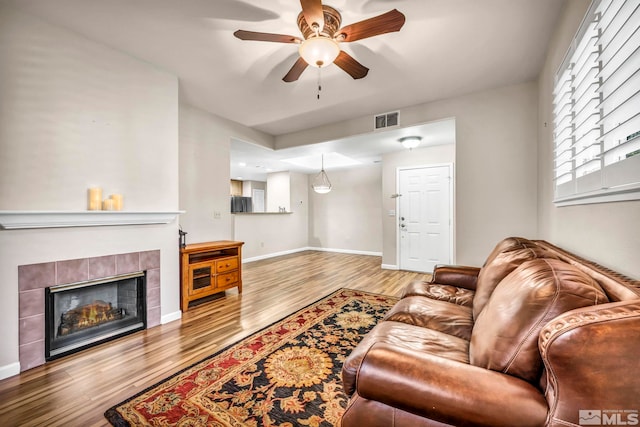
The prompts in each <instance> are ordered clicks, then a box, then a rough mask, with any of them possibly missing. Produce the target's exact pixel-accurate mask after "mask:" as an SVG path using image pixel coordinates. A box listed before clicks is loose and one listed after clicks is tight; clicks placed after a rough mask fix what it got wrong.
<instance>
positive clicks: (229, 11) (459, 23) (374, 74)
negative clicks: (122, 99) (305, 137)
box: [0, 0, 565, 156]
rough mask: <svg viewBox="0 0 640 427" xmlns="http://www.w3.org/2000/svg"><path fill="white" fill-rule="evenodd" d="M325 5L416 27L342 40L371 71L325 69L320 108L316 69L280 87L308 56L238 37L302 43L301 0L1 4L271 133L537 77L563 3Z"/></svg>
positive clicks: (345, 1)
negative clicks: (392, 14)
mask: <svg viewBox="0 0 640 427" xmlns="http://www.w3.org/2000/svg"><path fill="white" fill-rule="evenodd" d="M324 1H325V3H326V4H327V5H330V6H333V7H335V8H337V9H338V10H339V11H340V12H341V13H342V23H343V25H348V24H351V23H354V22H357V21H361V20H363V19H367V18H371V17H374V16H377V15H379V14H381V13H384V12H387V11H388V10H390V9H393V8H396V9H398V10H400V11H401V12H402V13H404V14H405V15H406V23H405V25H404V27H403V28H402V30H401V31H400V32H397V33H390V34H384V35H380V36H376V37H372V38H368V39H364V40H359V41H356V42H353V43H342V44H341V47H342V49H343V50H345V51H346V52H347V53H349V54H351V55H352V56H353V57H354V58H355V59H356V60H358V61H359V62H361V63H362V64H363V65H365V66H366V67H368V68H370V71H369V74H368V75H367V77H365V78H363V79H360V80H353V79H352V78H351V77H350V76H349V75H347V74H346V73H345V72H343V71H342V70H341V69H339V68H338V67H337V66H335V65H331V66H329V67H327V68H324V69H323V70H322V75H321V79H322V92H321V98H320V99H319V100H318V99H317V98H316V93H317V91H316V88H317V80H318V72H317V70H316V69H315V68H311V67H309V68H307V70H306V71H305V72H304V73H303V74H302V76H301V78H300V79H299V80H298V81H297V82H293V83H285V82H283V81H282V77H283V76H284V75H285V74H286V73H287V71H288V70H289V68H290V67H291V66H292V65H293V63H294V62H295V60H296V59H297V57H298V54H297V45H295V44H282V43H267V42H255V41H242V40H239V39H237V38H235V37H234V36H233V32H234V31H235V30H237V29H243V30H249V31H258V32H272V33H279V34H291V35H295V36H299V35H300V33H299V30H298V28H297V25H296V18H297V16H298V13H299V12H300V9H301V8H300V2H299V1H298V0H261V1H260V2H249V1H248V0H247V1H243V0H0V3H5V4H10V5H12V6H15V7H16V8H18V9H21V10H23V11H25V12H28V13H31V14H33V15H36V16H40V17H42V18H44V19H45V20H48V21H50V22H52V23H54V24H56V25H59V26H62V27H66V28H68V29H71V30H72V31H75V32H77V33H80V34H82V35H85V36H87V37H89V38H91V39H93V40H96V41H98V42H101V43H104V44H106V45H108V46H111V47H114V48H116V49H118V50H120V51H124V52H127V53H129V54H131V55H133V56H135V57H137V58H140V59H142V60H144V61H147V62H149V63H151V64H155V65H156V66H158V67H159V68H162V69H164V70H167V71H169V72H170V73H172V74H174V75H177V76H178V78H179V82H180V97H181V101H182V102H185V103H188V104H190V105H193V106H195V107H198V108H201V109H203V110H206V111H209V112H211V113H213V114H216V115H218V116H221V117H224V118H227V119H230V120H233V121H236V122H238V123H241V124H243V125H246V126H248V127H252V128H255V129H258V130H261V131H264V132H267V133H269V134H271V135H282V134H286V133H290V132H295V131H299V130H303V129H308V128H311V127H315V126H320V125H324V124H328V123H333V122H337V121H342V120H347V119H350V118H355V117H362V116H366V115H372V116H373V115H374V114H378V113H384V112H389V111H394V110H398V109H401V108H402V107H407V106H411V105H417V104H421V103H425V102H429V101H433V100H437V99H443V98H448V97H452V96H456V95H461V94H465V93H470V92H475V91H480V90H484V89H489V88H492V87H498V86H503V85H508V84H515V83H520V82H525V81H530V80H533V79H535V78H536V76H537V75H538V73H539V71H540V69H541V67H542V65H543V60H544V56H545V52H546V48H547V45H548V42H549V38H550V36H551V32H552V30H553V28H554V25H555V23H556V18H557V17H558V15H559V13H560V10H561V9H562V7H563V4H564V3H565V0H324ZM382 134H383V133H378V132H376V135H382ZM397 136H398V135H397V134H396V135H393V136H388V138H389V139H397ZM356 140H357V138H356ZM370 140H371V135H370V136H369V141H370ZM346 142H347V145H348V144H349V143H350V144H354V145H358V146H360V145H361V144H360V145H359V144H358V143H354V142H351V141H346ZM333 143H334V145H335V144H336V142H333ZM369 143H371V142H369ZM396 144H397V143H396ZM397 146H399V144H397ZM397 146H396V147H397ZM316 148H317V147H316ZM341 149H344V150H347V149H348V148H346V147H345V148H342V147H341ZM369 154H370V155H371V156H373V155H378V156H379V155H380V154H381V152H377V153H369Z"/></svg>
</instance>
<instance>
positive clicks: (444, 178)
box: [397, 165, 453, 272]
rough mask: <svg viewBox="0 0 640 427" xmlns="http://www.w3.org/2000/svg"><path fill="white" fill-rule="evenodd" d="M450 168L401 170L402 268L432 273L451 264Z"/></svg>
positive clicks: (400, 222)
mask: <svg viewBox="0 0 640 427" xmlns="http://www.w3.org/2000/svg"><path fill="white" fill-rule="evenodd" d="M452 180H453V174H452V167H451V165H444V166H427V167H419V168H402V169H399V170H398V183H399V186H398V190H399V191H398V193H399V194H400V196H399V197H398V200H399V202H398V215H397V219H398V227H399V231H398V233H399V236H400V238H399V240H400V243H399V248H400V256H399V259H400V269H401V270H410V271H421V272H432V271H433V268H434V267H435V266H436V264H450V263H451V237H452V232H451V229H452V222H453V221H452V209H451V197H452V195H451V193H452V188H453V184H452Z"/></svg>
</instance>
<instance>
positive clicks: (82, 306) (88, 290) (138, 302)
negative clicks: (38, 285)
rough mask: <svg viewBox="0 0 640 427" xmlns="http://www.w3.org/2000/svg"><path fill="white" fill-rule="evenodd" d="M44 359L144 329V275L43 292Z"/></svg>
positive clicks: (118, 277)
mask: <svg viewBox="0 0 640 427" xmlns="http://www.w3.org/2000/svg"><path fill="white" fill-rule="evenodd" d="M45 301H46V304H45V319H46V325H45V358H46V360H52V359H56V358H58V357H61V356H64V355H67V354H71V353H75V352H77V351H80V350H83V349H85V348H87V347H90V346H94V345H97V344H100V343H103V342H105V341H109V340H112V339H115V338H118V337H121V336H124V335H128V334H131V333H133V332H136V331H139V330H142V329H145V328H146V324H147V309H146V280H145V273H144V272H142V271H141V272H136V273H132V274H126V275H122V276H115V277H108V278H104V279H100V280H94V281H88V282H80V283H71V284H68V285H60V286H52V287H50V288H46V289H45Z"/></svg>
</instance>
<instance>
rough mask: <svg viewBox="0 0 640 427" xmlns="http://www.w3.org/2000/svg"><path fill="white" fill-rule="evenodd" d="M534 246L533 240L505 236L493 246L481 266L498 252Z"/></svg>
mask: <svg viewBox="0 0 640 427" xmlns="http://www.w3.org/2000/svg"><path fill="white" fill-rule="evenodd" d="M532 246H536V244H535V243H534V242H532V241H531V240H529V239H525V238H524V237H505V238H504V239H502V240H500V241H499V242H498V243H497V244H496V246H495V247H494V248H493V250H492V251H491V253H490V254H489V256H488V257H487V259H486V260H485V261H484V264H482V266H483V267H484V266H485V265H487V264H489V263H490V262H491V261H492V260H493V259H494V258H495V257H496V256H498V254H500V253H502V252H506V251H512V250H514V249H524V248H530V247H532Z"/></svg>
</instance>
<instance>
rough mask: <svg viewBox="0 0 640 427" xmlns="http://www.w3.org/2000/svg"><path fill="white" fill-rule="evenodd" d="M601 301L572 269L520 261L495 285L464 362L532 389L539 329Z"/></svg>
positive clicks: (538, 363)
mask: <svg viewBox="0 0 640 427" xmlns="http://www.w3.org/2000/svg"><path fill="white" fill-rule="evenodd" d="M605 302H608V300H607V296H606V295H605V293H604V292H603V291H602V288H600V285H598V283H597V282H596V281H595V280H593V279H592V278H591V277H589V276H587V275H586V274H585V273H584V272H582V271H580V270H579V269H578V268H576V267H574V266H572V265H570V264H567V263H565V262H562V261H560V260H555V259H544V258H539V259H534V260H531V261H526V262H524V263H523V264H521V265H520V266H519V267H518V268H516V269H515V270H514V271H513V272H512V273H511V274H509V275H508V276H507V277H506V278H505V279H504V280H502V281H501V282H500V284H499V285H498V286H497V287H496V289H495V291H494V292H493V294H492V295H491V298H489V301H488V302H487V304H486V306H485V308H484V310H482V312H481V313H480V315H479V316H478V319H477V320H476V322H475V324H474V327H473V331H472V333H471V343H470V346H469V361H470V363H471V364H472V365H476V366H480V367H483V368H486V369H492V370H494V371H499V372H504V373H506V374H509V375H514V376H517V377H520V378H522V379H524V380H526V381H529V382H531V383H534V384H536V383H537V382H538V380H539V378H540V375H541V374H542V359H541V357H540V352H539V350H538V335H539V333H540V330H541V329H542V327H543V326H544V325H545V324H546V323H547V322H549V321H550V320H552V319H554V318H555V317H556V316H558V315H559V314H561V313H564V312H566V311H569V310H572V309H575V308H579V307H586V306H590V305H594V304H600V303H605Z"/></svg>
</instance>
